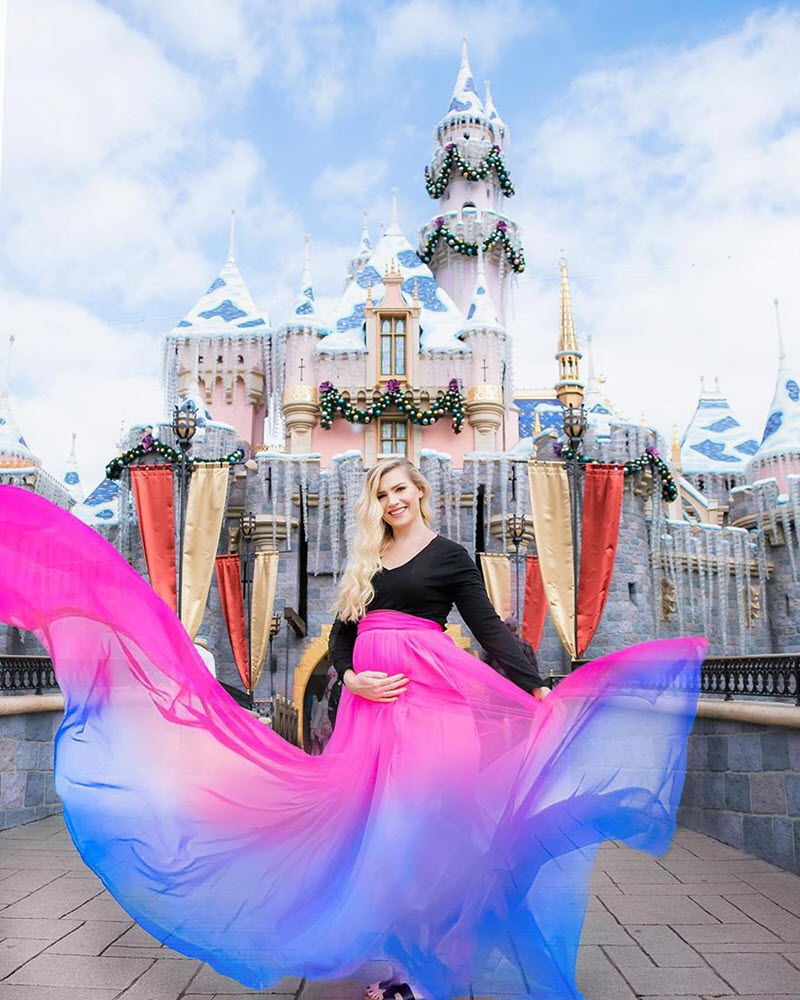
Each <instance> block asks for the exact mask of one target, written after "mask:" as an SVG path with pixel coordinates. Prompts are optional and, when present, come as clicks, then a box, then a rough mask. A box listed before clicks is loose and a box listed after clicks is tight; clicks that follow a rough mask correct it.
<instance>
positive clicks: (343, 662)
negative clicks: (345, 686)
mask: <svg viewBox="0 0 800 1000" xmlns="http://www.w3.org/2000/svg"><path fill="white" fill-rule="evenodd" d="M357 636H358V624H357V623H356V622H343V621H342V620H341V618H336V619H335V620H334V623H333V625H332V626H331V634H330V638H329V639H328V648H329V649H330V654H331V664H332V665H333V669H334V670H335V671H336V675H337V677H338V678H339V680H340V681H344V673H345V671H346V670H352V669H353V650H354V649H355V645H356V637H357Z"/></svg>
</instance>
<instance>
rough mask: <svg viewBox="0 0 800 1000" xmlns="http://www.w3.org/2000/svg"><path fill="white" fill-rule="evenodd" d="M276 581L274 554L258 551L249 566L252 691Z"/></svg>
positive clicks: (266, 637) (265, 646) (265, 645)
mask: <svg viewBox="0 0 800 1000" xmlns="http://www.w3.org/2000/svg"><path fill="white" fill-rule="evenodd" d="M277 583H278V553H277V552H259V553H257V554H256V558H255V565H254V568H253V600H252V610H251V613H250V670H251V672H252V677H253V690H254V691H255V689H256V686H257V685H258V682H259V679H260V678H261V671H262V670H263V669H264V660H265V659H266V656H267V649H268V648H269V632H270V627H271V625H272V606H273V605H274V603H275V588H276V586H277Z"/></svg>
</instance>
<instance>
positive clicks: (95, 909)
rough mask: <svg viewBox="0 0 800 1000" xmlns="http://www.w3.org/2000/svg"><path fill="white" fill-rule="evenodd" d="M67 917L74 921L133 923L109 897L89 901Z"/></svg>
mask: <svg viewBox="0 0 800 1000" xmlns="http://www.w3.org/2000/svg"><path fill="white" fill-rule="evenodd" d="M69 915H70V916H71V917H74V918H75V919H76V920H120V921H123V922H124V923H126V924H132V923H133V921H132V920H131V918H130V916H129V914H127V913H126V912H125V910H123V909H122V907H121V906H120V905H119V903H118V902H117V901H116V900H114V899H111V898H110V897H108V898H103V899H90V900H89V901H88V902H87V903H84V904H83V905H82V906H79V907H78V908H77V909H76V910H72V911H70V914H69Z"/></svg>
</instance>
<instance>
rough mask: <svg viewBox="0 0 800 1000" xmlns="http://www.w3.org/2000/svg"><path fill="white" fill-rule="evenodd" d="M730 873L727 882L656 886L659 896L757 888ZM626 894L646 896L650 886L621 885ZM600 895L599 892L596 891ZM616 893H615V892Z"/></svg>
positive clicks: (746, 890)
mask: <svg viewBox="0 0 800 1000" xmlns="http://www.w3.org/2000/svg"><path fill="white" fill-rule="evenodd" d="M732 878H733V876H732V875H729V876H728V881H727V882H671V883H666V884H663V885H659V886H658V895H659V896H665V895H666V896H705V895H716V896H721V895H732V896H735V895H738V894H739V893H743V892H744V893H748V894H750V895H752V894H753V893H754V892H756V891H757V890H756V889H754V888H753V886H752V885H748V884H747V882H734V881H731V880H732ZM622 891H623V892H624V894H625V895H626V896H648V895H652V888H651V887H650V886H648V885H646V884H641V885H640V884H638V883H634V884H632V885H625V886H624V887H623V890H622ZM598 895H600V893H598ZM615 895H616V894H615Z"/></svg>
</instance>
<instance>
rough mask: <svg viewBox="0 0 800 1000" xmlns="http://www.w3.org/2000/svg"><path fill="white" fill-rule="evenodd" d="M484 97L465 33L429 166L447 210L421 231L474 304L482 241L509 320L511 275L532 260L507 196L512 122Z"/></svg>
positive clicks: (430, 185)
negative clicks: (506, 146)
mask: <svg viewBox="0 0 800 1000" xmlns="http://www.w3.org/2000/svg"><path fill="white" fill-rule="evenodd" d="M488 100H489V101H490V108H489V109H487V108H486V107H485V106H484V104H483V101H481V99H480V97H479V95H478V91H477V89H476V87H475V79H474V77H473V74H472V69H471V67H470V64H469V57H468V55H467V43H466V39H464V43H463V48H462V52H461V65H460V67H459V71H458V76H457V78H456V85H455V88H454V90H453V97H452V99H451V101H450V107H449V108H448V110H447V113H446V114H445V116H444V117H443V118H442V120H441V121H440V122H439V124H438V126H437V128H436V132H435V135H434V145H433V155H432V158H431V164H430V166H429V167H427V168H426V170H425V184H426V187H427V190H428V194H429V195H430V196H431V197H432V198H435V199H437V201H438V202H439V211H438V214H437V215H435V216H434V217H433V218H432V219H431V221H430V222H429V223H428V224H427V225H426V226H424V227H423V229H422V230H421V232H420V244H421V249H420V256H421V257H422V259H423V260H424V261H425V262H426V263H430V265H431V270H432V271H433V272H434V274H435V275H436V279H437V281H438V282H439V284H440V285H441V287H442V288H444V289H445V291H447V292H448V293H449V295H450V296H451V297H452V298H453V300H454V301H455V303H456V305H457V306H458V307H459V308H460V309H461V310H462V311H463V312H466V311H467V309H468V307H469V301H470V296H471V295H472V291H473V289H474V287H475V279H476V270H477V257H478V248H479V247H482V248H483V250H484V252H485V254H486V264H485V266H486V278H487V281H488V287H489V289H490V291H491V293H492V298H493V299H494V302H495V304H496V306H497V308H498V311H499V316H500V320H501V321H502V322H503V323H504V324H505V323H506V313H507V309H508V299H509V288H510V279H511V277H512V275H513V274H514V272H521V271H522V270H524V268H525V257H524V254H523V252H522V248H521V246H520V242H519V236H518V233H517V226H516V223H515V222H513V221H512V220H511V219H510V218H509V217H508V216H507V215H505V214H503V211H502V208H501V202H503V200H504V198H508V197H510V196H511V195H513V194H514V186H513V184H512V183H511V178H510V177H509V174H508V170H507V167H506V163H505V159H504V153H503V148H502V147H503V143H504V142H507V130H506V128H505V125H504V124H503V122H502V120H501V118H500V116H499V114H498V113H497V109H496V108H495V106H494V103H493V102H491V94H488Z"/></svg>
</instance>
